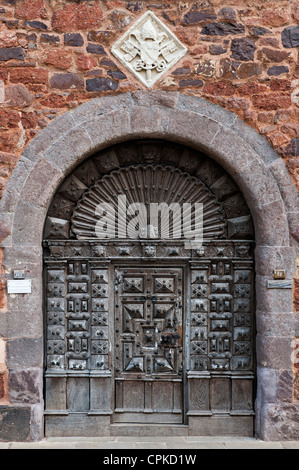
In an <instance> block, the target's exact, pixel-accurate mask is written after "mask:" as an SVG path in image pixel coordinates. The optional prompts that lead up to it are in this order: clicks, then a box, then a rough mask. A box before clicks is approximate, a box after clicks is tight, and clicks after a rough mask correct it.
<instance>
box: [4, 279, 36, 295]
mask: <svg viewBox="0 0 299 470" xmlns="http://www.w3.org/2000/svg"><path fill="white" fill-rule="evenodd" d="M7 293H8V294H31V279H22V280H16V279H13V280H8V281H7Z"/></svg>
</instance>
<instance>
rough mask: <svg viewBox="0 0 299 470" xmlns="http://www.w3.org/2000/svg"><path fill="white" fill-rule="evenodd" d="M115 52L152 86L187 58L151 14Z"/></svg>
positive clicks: (147, 15)
mask: <svg viewBox="0 0 299 470" xmlns="http://www.w3.org/2000/svg"><path fill="white" fill-rule="evenodd" d="M111 51H112V53H113V54H114V55H115V56H116V57H117V58H118V59H119V60H120V62H122V63H123V65H125V66H126V67H127V68H128V69H129V70H131V72H132V73H133V74H134V75H135V76H136V77H137V78H139V80H141V82H142V83H144V84H145V85H146V86H148V87H151V86H152V85H153V84H154V83H155V81H156V80H158V78H160V77H161V76H162V74H163V73H164V72H165V71H166V70H168V69H169V68H170V67H172V66H173V65H174V64H175V63H176V62H177V61H178V60H179V59H180V58H181V57H183V55H185V53H186V52H187V49H186V47H185V46H184V45H183V44H182V43H181V42H180V41H179V40H178V39H177V38H176V36H175V35H174V34H173V33H172V32H171V31H170V30H169V29H168V28H167V27H166V26H165V25H164V24H163V23H162V22H161V21H160V20H159V19H158V18H157V17H156V16H155V15H154V14H153V13H152V12H151V11H148V12H147V13H145V14H144V15H143V16H142V17H141V18H140V19H139V20H138V21H137V22H136V23H135V24H134V25H133V27H132V28H131V29H130V30H129V31H127V33H126V34H125V35H123V36H122V37H121V38H120V39H119V40H118V41H117V42H116V44H114V46H113V47H112V49H111Z"/></svg>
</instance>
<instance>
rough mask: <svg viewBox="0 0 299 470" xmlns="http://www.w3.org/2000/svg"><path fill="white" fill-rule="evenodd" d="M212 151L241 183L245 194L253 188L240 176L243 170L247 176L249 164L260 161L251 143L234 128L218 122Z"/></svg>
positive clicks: (220, 162)
mask: <svg viewBox="0 0 299 470" xmlns="http://www.w3.org/2000/svg"><path fill="white" fill-rule="evenodd" d="M241 148H242V150H241ZM214 149H217V155H215V154H214V152H215V150H214ZM210 152H211V156H212V157H213V158H215V160H216V161H217V162H218V163H219V164H220V165H221V166H222V167H223V168H225V169H226V171H228V172H229V173H230V175H231V176H232V177H233V178H234V179H235V180H236V181H237V182H238V183H239V186H240V189H241V191H242V192H243V194H244V195H246V193H247V192H248V189H249V190H252V189H253V188H248V187H247V185H246V179H245V181H244V180H243V178H238V177H239V175H240V174H241V173H242V172H243V173H244V174H245V176H246V169H247V167H248V165H249V164H252V165H254V164H255V163H256V162H258V156H257V153H256V152H255V150H254V149H253V148H252V147H251V145H249V144H248V143H247V142H246V141H245V140H244V139H242V137H240V136H239V135H238V134H237V133H236V132H235V130H234V129H231V128H227V127H221V126H219V124H218V132H216V134H215V136H214V138H213V141H212V143H211V149H210Z"/></svg>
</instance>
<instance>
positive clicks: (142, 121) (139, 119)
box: [131, 106, 175, 138]
mask: <svg viewBox="0 0 299 470" xmlns="http://www.w3.org/2000/svg"><path fill="white" fill-rule="evenodd" d="M174 114H175V113H171V112H170V113H169V109H167V108H160V107H158V106H152V107H146V106H136V107H135V108H134V110H133V111H132V114H131V125H132V131H133V132H134V134H135V135H136V137H157V138H163V137H164V138H165V136H166V134H167V129H168V123H169V120H170V118H171V116H172V115H174Z"/></svg>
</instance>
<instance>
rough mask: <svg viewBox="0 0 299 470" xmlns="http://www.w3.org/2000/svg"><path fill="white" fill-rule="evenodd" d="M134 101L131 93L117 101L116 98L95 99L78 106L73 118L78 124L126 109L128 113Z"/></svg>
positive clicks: (103, 97)
mask: <svg viewBox="0 0 299 470" xmlns="http://www.w3.org/2000/svg"><path fill="white" fill-rule="evenodd" d="M132 105H133V99H132V96H131V94H130V93H124V94H123V95H118V96H117V100H116V99H115V97H114V96H102V97H100V98H94V99H93V100H90V101H88V102H87V103H84V104H82V105H81V106H78V107H77V108H76V109H74V110H73V111H72V112H71V116H72V118H73V119H74V120H75V122H77V123H81V122H84V121H86V122H88V121H89V120H91V119H93V118H95V117H98V116H102V115H104V114H107V113H109V112H110V111H117V110H121V109H126V110H127V111H128V112H129V111H130V110H131V109H132Z"/></svg>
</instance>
